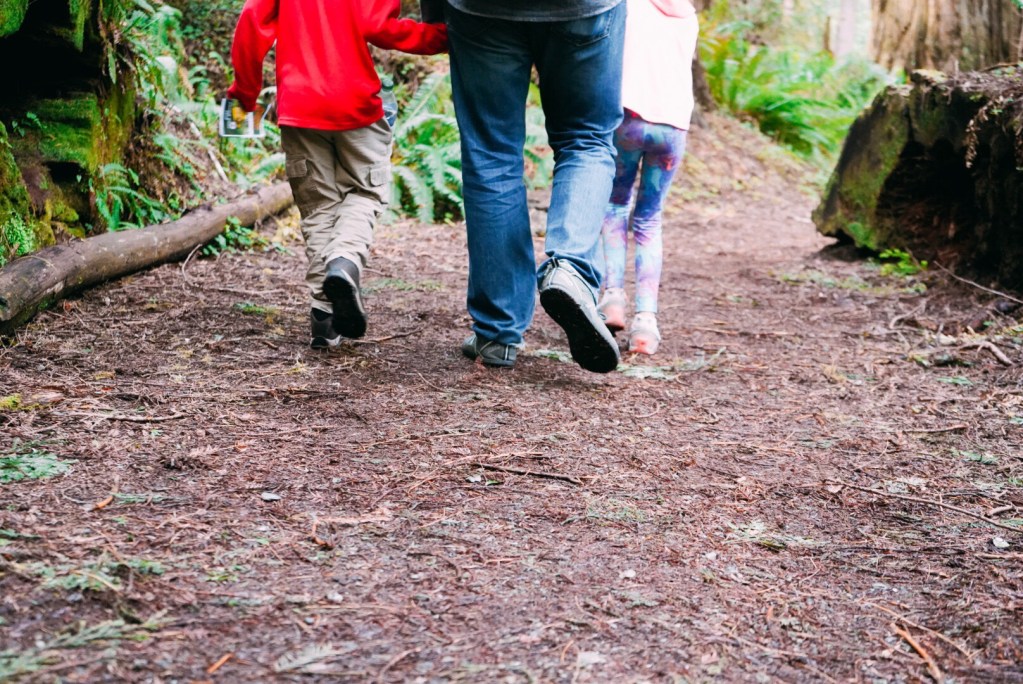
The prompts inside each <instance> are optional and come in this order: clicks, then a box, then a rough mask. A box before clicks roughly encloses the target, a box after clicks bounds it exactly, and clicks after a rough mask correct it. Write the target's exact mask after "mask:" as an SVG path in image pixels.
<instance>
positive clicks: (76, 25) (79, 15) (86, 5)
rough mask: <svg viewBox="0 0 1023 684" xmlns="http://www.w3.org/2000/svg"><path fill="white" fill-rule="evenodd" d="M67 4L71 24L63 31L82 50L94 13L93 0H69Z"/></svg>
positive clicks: (69, 40) (70, 41)
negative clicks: (91, 16) (90, 17)
mask: <svg viewBox="0 0 1023 684" xmlns="http://www.w3.org/2000/svg"><path fill="white" fill-rule="evenodd" d="M67 4H68V18H69V19H70V20H71V21H70V24H71V26H70V27H69V28H66V29H63V31H62V32H63V33H64V34H65V38H67V41H68V42H69V43H71V44H72V45H74V46H75V48H76V49H77V50H79V51H81V50H82V49H84V47H85V32H86V30H87V28H88V23H89V16H90V14H91V13H92V0H68V3H67Z"/></svg>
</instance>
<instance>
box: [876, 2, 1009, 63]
mask: <svg viewBox="0 0 1023 684" xmlns="http://www.w3.org/2000/svg"><path fill="white" fill-rule="evenodd" d="M873 17H874V30H873V40H872V42H873V45H872V46H871V47H872V52H873V57H874V59H875V61H877V62H878V63H879V64H881V65H882V66H883V67H885V68H887V69H905V70H906V71H913V70H915V69H937V70H940V71H946V72H951V73H957V72H959V71H972V70H977V69H984V68H987V67H989V66H992V65H995V64H1002V63H1005V62H1010V61H1014V60H1016V59H1017V58H1018V57H1019V55H1018V47H1017V42H1018V40H1019V37H1020V27H1021V25H1023V20H1021V17H1020V11H1019V9H1017V7H1016V4H1015V2H1014V0H873Z"/></svg>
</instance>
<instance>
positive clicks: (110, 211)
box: [90, 163, 172, 231]
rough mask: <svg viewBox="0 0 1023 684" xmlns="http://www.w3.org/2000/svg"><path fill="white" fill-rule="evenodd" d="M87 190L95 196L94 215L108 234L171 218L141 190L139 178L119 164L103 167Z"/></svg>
mask: <svg viewBox="0 0 1023 684" xmlns="http://www.w3.org/2000/svg"><path fill="white" fill-rule="evenodd" d="M90 186H91V188H92V191H93V192H94V193H95V195H96V211H97V212H99V215H100V217H101V218H102V219H103V221H104V223H106V225H107V228H108V229H109V230H111V231H118V230H124V229H126V228H140V227H142V226H146V225H150V224H154V223H160V222H162V221H165V220H167V219H168V218H171V217H172V215H171V214H170V213H168V212H167V211H166V209H165V208H164V206H163V204H161V203H160V202H158V201H157V200H155V199H153V198H152V197H149V196H148V195H147V194H146V193H145V192H144V191H143V190H141V189H140V187H139V175H138V174H137V173H136V172H135V171H133V170H131V169H129V168H127V167H125V166H123V165H121V164H117V163H111V164H107V165H105V166H103V167H102V168H101V169H100V172H99V174H98V177H97V178H96V180H94V181H90Z"/></svg>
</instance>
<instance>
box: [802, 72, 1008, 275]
mask: <svg viewBox="0 0 1023 684" xmlns="http://www.w3.org/2000/svg"><path fill="white" fill-rule="evenodd" d="M1021 78H1023V69H1011V70H1006V72H1005V73H997V74H996V73H978V72H974V73H969V74H964V75H962V76H958V77H954V78H947V77H945V76H944V75H943V74H941V73H938V72H915V73H914V74H913V78H912V84H911V85H900V86H892V87H890V88H889V89H888V90H886V91H885V92H883V93H881V94H880V95H879V96H878V97H877V99H876V100H875V102H874V104H873V105H872V106H871V107H870V108H868V109H867V111H865V112H864V113H863V114H862V115H861V116H860V117H859V118H858V119H857V120H856V123H855V124H854V125H853V127H852V129H851V130H850V131H849V137H848V138H847V139H846V142H845V147H844V148H843V150H842V154H841V156H840V157H839V161H838V166H837V168H836V169H835V172H834V173H833V175H832V177H831V180H830V182H829V184H828V188H827V190H826V191H825V195H824V199H823V200H822V202H821V204H820V206H819V207H818V208H817V210H816V211H815V212H814V222H815V223H816V224H817V227H818V229H819V230H820V231H821V232H822V233H824V234H825V235H835V236H839V237H841V238H844V239H846V240H849V241H852V242H855V243H856V244H857V245H858V246H860V247H864V248H867V249H870V250H874V251H880V250H883V249H886V248H896V249H902V250H906V251H908V252H911V253H912V254H913V255H914V256H915V257H917V258H918V259H922V260H928V261H937V262H938V263H940V264H942V265H943V266H946V267H949V268H957V269H959V270H961V271H966V272H970V273H973V274H976V275H980V276H982V277H993V278H996V279H998V280H999V281H1000V282H1001V283H1002V284H1003V285H1005V286H1006V287H1011V288H1020V287H1023V131H1021V130H1020V127H1019V124H1018V121H1019V120H1021V119H1020V117H1021V116H1023V85H1021Z"/></svg>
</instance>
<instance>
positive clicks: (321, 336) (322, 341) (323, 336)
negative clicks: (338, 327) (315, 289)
mask: <svg viewBox="0 0 1023 684" xmlns="http://www.w3.org/2000/svg"><path fill="white" fill-rule="evenodd" d="M309 323H310V327H311V329H312V333H311V337H310V341H309V346H310V347H312V348H313V349H330V348H331V347H336V346H338V345H339V344H341V336H340V335H338V334H337V333H336V332H334V317H333V316H331V315H330V314H329V313H327V312H326V311H320V310H319V309H312V310H311V311H310V313H309Z"/></svg>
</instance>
